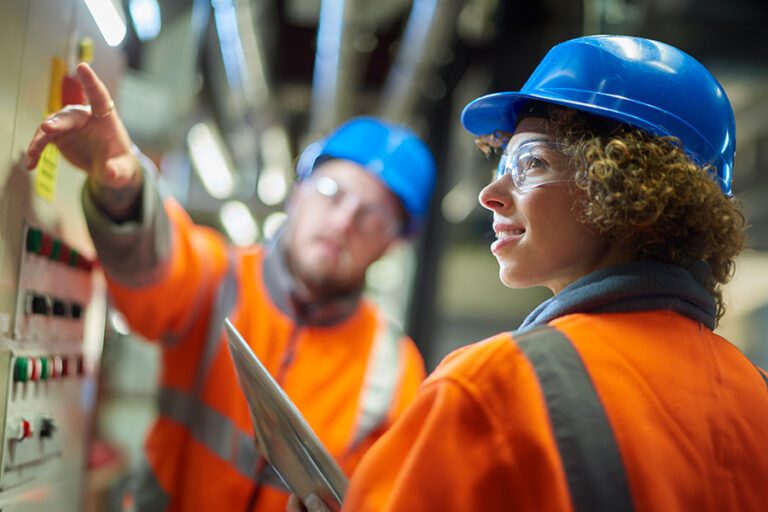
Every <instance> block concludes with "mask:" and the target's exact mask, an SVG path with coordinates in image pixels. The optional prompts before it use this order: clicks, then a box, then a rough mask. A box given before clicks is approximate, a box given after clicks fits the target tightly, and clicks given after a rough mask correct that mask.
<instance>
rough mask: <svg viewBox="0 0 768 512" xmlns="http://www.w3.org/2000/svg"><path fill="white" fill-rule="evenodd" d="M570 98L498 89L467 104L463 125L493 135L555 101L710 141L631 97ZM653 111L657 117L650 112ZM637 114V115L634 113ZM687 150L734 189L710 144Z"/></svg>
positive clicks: (725, 166) (590, 95)
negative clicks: (536, 105)
mask: <svg viewBox="0 0 768 512" xmlns="http://www.w3.org/2000/svg"><path fill="white" fill-rule="evenodd" d="M567 93H568V97H562V96H561V95H559V94H558V93H557V92H556V91H545V94H542V93H535V94H530V93H523V92H497V93H491V94H486V95H485V96H481V97H479V98H477V99H475V100H473V101H471V102H470V103H469V104H467V106H466V107H464V110H463V112H462V114H461V124H462V125H463V126H464V128H465V129H466V130H467V131H468V132H470V133H471V134H473V135H475V136H482V135H491V134H493V133H495V132H497V131H502V132H508V133H512V132H514V131H515V127H516V126H517V121H518V115H519V113H520V111H521V110H522V108H523V107H524V106H525V105H526V104H528V103H530V102H532V101H536V102H544V103H552V104H555V105H561V106H564V107H569V108H573V109H575V110H581V111H583V112H588V113H590V114H595V115H598V116H604V117H608V118H611V119H615V120H617V121H621V122H624V123H627V124H629V125H632V126H635V127H637V128H641V129H644V130H646V131H649V132H651V133H653V134H656V135H660V136H667V135H672V134H683V133H690V134H695V136H694V137H685V139H686V140H689V141H691V140H695V141H699V143H700V144H706V141H705V139H704V137H702V136H701V134H700V133H699V132H698V131H697V130H696V129H695V128H694V127H693V126H691V125H690V124H689V123H687V122H686V121H685V120H683V119H681V118H679V117H677V116H675V115H674V114H672V113H670V112H667V111H664V110H660V109H658V108H657V107H654V106H653V105H648V104H646V103H641V102H637V101H633V100H630V99H627V98H622V97H617V96H614V95H607V94H599V93H594V92H590V91H574V90H568V91H567ZM580 93H581V94H583V95H584V98H583V99H584V101H578V99H574V98H578V97H579V96H580V95H581V94H580ZM649 111H653V116H649V115H648V112H649ZM633 114H636V115H633ZM649 117H652V118H654V119H663V124H661V123H655V124H654V123H649V122H648V121H646V119H648V118H649ZM686 150H687V152H688V153H689V154H690V155H691V157H692V158H693V159H694V161H696V163H697V164H699V165H702V166H706V165H712V166H714V167H715V168H717V169H719V173H718V175H717V176H715V179H716V181H717V182H718V184H719V185H720V187H721V188H722V189H723V191H724V192H725V193H726V194H727V195H730V194H731V190H730V174H731V168H730V165H728V162H726V161H725V160H724V159H722V157H720V156H719V155H718V156H717V157H716V158H713V160H712V161H706V160H704V159H703V158H701V156H700V155H702V154H717V153H716V152H715V151H714V149H713V148H711V147H709V145H708V144H707V147H706V148H705V147H690V146H688V147H686Z"/></svg>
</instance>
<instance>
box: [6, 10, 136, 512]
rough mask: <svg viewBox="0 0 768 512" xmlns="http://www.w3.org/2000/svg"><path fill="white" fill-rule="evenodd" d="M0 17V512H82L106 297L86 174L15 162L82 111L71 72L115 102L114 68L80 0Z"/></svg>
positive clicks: (58, 164)
mask: <svg viewBox="0 0 768 512" xmlns="http://www.w3.org/2000/svg"><path fill="white" fill-rule="evenodd" d="M99 1H102V0H99ZM103 1H106V2H111V1H112V0H103ZM92 3H94V2H92ZM95 3H98V2H95ZM119 4H120V2H117V3H116V4H115V5H119ZM2 11H3V12H2V16H0V47H1V48H3V51H2V55H3V72H2V73H0V512H20V511H24V512H27V511H30V512H37V511H57V512H59V511H60V512H75V511H77V512H80V511H82V510H84V508H85V492H86V487H87V479H88V447H89V441H90V439H91V435H92V432H93V420H94V408H95V404H96V383H97V380H96V378H97V375H98V367H99V360H100V357H101V347H102V343H103V337H104V322H105V315H106V289H105V284H104V279H103V276H102V274H101V272H100V270H99V267H98V263H97V261H96V255H95V251H94V249H93V247H92V245H91V242H90V238H89V236H88V231H87V228H86V224H85V220H84V218H83V213H82V207H81V204H80V193H81V189H82V186H83V183H84V181H85V178H86V176H85V174H84V173H83V172H82V171H80V170H78V169H75V168H73V167H72V166H71V165H70V164H69V163H67V162H66V160H65V159H64V158H63V157H62V156H61V155H60V154H59V153H58V150H57V149H56V148H55V147H54V146H52V145H49V146H48V148H46V150H45V152H44V154H43V158H41V161H40V164H39V165H38V166H37V168H36V169H34V170H32V171H28V170H27V169H26V166H25V159H24V156H23V155H24V151H25V150H26V147H27V145H28V144H29V142H30V140H31V138H32V135H33V134H34V131H35V129H36V128H37V126H39V124H40V122H41V121H42V120H43V119H45V117H46V116H47V115H50V114H51V113H53V112H55V111H57V110H59V109H60V108H62V107H63V106H64V105H66V104H70V103H81V102H82V101H83V96H82V94H81V93H82V91H79V90H78V84H77V81H76V80H75V78H74V77H75V74H74V69H75V65H76V64H77V63H78V62H79V61H82V60H88V61H91V62H92V65H93V66H94V68H95V69H96V70H97V72H98V73H99V74H100V76H102V77H103V78H104V79H105V81H106V82H107V85H108V86H109V87H110V88H111V89H113V90H114V89H116V85H117V81H118V79H119V76H120V72H121V69H122V66H123V57H122V54H121V51H120V49H119V48H112V47H109V46H108V45H107V44H106V43H105V41H104V36H102V34H101V32H100V29H99V27H98V26H97V24H96V22H95V21H94V18H93V16H92V15H91V13H90V11H89V10H88V8H87V6H86V2H84V1H83V0H8V1H4V2H3V8H2Z"/></svg>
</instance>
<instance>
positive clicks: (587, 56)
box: [461, 36, 736, 195]
mask: <svg viewBox="0 0 768 512" xmlns="http://www.w3.org/2000/svg"><path fill="white" fill-rule="evenodd" d="M532 100H533V101H543V102H546V103H554V104H557V105H564V106H566V107H569V108H573V109H576V110H583V111H586V112H589V113H592V114H596V115H599V116H604V117H608V118H612V119H616V120H619V121H622V122H624V123H627V124H630V125H632V126H636V127H638V128H642V129H644V130H647V131H649V132H651V133H653V134H656V135H661V136H667V135H669V136H674V137H677V138H678V139H680V141H681V142H682V144H683V149H684V150H685V151H686V153H687V154H688V155H689V156H690V157H691V159H692V160H693V161H694V162H696V163H697V164H699V165H701V166H709V165H711V166H712V168H713V169H714V170H715V176H713V177H714V179H715V180H716V181H717V183H718V185H719V186H720V188H721V189H722V191H723V192H724V193H725V194H727V195H730V194H731V173H732V170H733V158H734V154H735V150H736V126H735V121H734V117H733V109H732V108H731V104H730V102H729V101H728V97H727V96H726V94H725V91H724V90H723V87H722V86H721V85H720V84H719V83H718V81H717V80H716V79H715V77H714V76H712V74H711V73H710V72H709V71H708V70H707V69H706V68H705V67H704V66H703V65H702V64H701V63H700V62H698V61H697V60H696V59H694V58H693V57H691V56H690V55H688V54H686V53H684V52H682V51H680V50H678V49H677V48H675V47H673V46H669V45H668V44H665V43H660V42H658V41H652V40H650V39H643V38H639V37H628V36H588V37H580V38H577V39H572V40H570V41H566V42H564V43H561V44H559V45H557V46H555V47H554V48H552V49H551V50H550V51H549V52H548V53H547V55H546V56H545V57H544V58H543V59H542V61H541V62H540V63H539V65H538V67H537V68H536V69H535V70H534V72H533V74H532V75H531V76H530V78H529V79H528V81H527V82H526V83H525V85H523V87H522V89H521V90H520V92H500V93H495V94H489V95H486V96H482V97H480V98H477V99H475V100H474V101H472V102H471V103H469V104H468V105H467V106H466V107H465V108H464V112H463V113H462V116H461V122H462V124H463V125H464V127H465V128H466V129H467V130H468V131H470V132H471V133H473V134H475V135H487V134H491V133H493V132H494V131H496V130H502V131H508V132H513V131H514V129H515V125H516V117H517V115H518V112H519V111H520V109H521V108H522V107H523V105H525V104H526V103H528V102H530V101H532Z"/></svg>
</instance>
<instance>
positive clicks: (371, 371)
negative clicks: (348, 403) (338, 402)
mask: <svg viewBox="0 0 768 512" xmlns="http://www.w3.org/2000/svg"><path fill="white" fill-rule="evenodd" d="M379 326H380V327H379V332H378V333H377V334H376V337H375V338H374V340H373V344H372V345H371V351H370V355H369V356H368V365H367V367H366V372H365V377H364V381H363V387H362V388H361V390H360V399H359V400H358V409H357V427H356V430H355V433H354V436H353V437H352V442H351V443H350V449H352V448H354V447H355V446H357V445H358V443H360V442H362V441H363V440H364V439H365V438H366V437H368V435H369V434H370V433H371V432H373V431H374V430H376V428H378V427H379V426H380V425H381V424H382V423H383V422H384V421H385V420H386V418H387V415H388V414H389V411H390V409H391V408H392V402H393V401H394V398H395V392H396V391H397V388H398V386H399V384H400V378H399V377H400V375H401V374H402V372H403V368H401V367H400V366H401V364H400V361H401V357H400V349H401V343H400V341H401V339H402V337H403V333H402V331H401V330H400V329H399V328H397V326H395V325H394V324H393V323H392V322H389V321H387V320H386V319H383V318H380V320H379Z"/></svg>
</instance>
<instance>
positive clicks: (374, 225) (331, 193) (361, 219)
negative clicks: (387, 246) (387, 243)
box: [310, 176, 402, 236]
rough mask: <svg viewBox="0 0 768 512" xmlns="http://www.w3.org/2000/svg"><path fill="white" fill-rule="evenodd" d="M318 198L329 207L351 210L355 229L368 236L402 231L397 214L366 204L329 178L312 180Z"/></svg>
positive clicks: (323, 177)
mask: <svg viewBox="0 0 768 512" xmlns="http://www.w3.org/2000/svg"><path fill="white" fill-rule="evenodd" d="M310 183H311V184H312V185H313V186H314V192H315V195H316V197H318V198H320V199H321V200H322V201H324V202H325V203H326V205H327V206H328V207H333V208H349V209H350V210H351V212H352V214H353V215H354V224H355V228H357V230H358V231H359V232H360V233H362V234H363V235H366V236H376V235H381V234H384V233H388V234H396V233H398V232H400V230H401V229H402V222H401V221H400V219H398V218H397V216H396V214H393V213H391V212H389V211H387V210H386V209H385V208H384V207H382V206H380V205H377V204H366V203H364V202H363V200H362V199H361V198H360V197H359V196H357V195H356V194H354V193H352V192H350V191H348V190H344V189H343V188H342V187H341V185H339V183H338V182H337V181H336V180H334V179H333V178H331V177H329V176H319V177H315V178H312V179H311V180H310Z"/></svg>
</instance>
